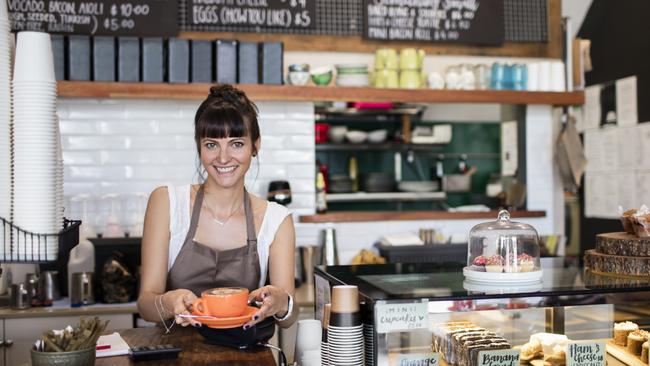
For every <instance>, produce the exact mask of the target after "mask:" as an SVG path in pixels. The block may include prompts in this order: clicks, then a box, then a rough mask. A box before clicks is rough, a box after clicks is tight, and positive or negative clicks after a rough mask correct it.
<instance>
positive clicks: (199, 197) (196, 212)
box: [187, 184, 204, 238]
mask: <svg viewBox="0 0 650 366" xmlns="http://www.w3.org/2000/svg"><path fill="white" fill-rule="evenodd" d="M203 195H204V190H203V184H201V186H199V190H198V191H197V192H196V198H194V207H193V208H192V218H191V219H190V228H189V230H188V232H187V237H188V238H194V234H196V227H197V226H198V223H199V216H200V215H201V206H202V205H203Z"/></svg>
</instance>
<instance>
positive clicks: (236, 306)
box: [192, 287, 248, 318]
mask: <svg viewBox="0 0 650 366" xmlns="http://www.w3.org/2000/svg"><path fill="white" fill-rule="evenodd" d="M247 305H248V289H246V288H242V287H218V288H213V289H209V290H205V291H203V292H202V293H201V297H200V298H198V299H196V301H194V303H193V304H192V309H193V312H194V313H195V314H197V315H209V316H214V317H217V318H230V317H234V316H239V315H242V314H243V313H244V311H246V306H247Z"/></svg>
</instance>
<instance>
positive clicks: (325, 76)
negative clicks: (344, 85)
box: [311, 67, 333, 86]
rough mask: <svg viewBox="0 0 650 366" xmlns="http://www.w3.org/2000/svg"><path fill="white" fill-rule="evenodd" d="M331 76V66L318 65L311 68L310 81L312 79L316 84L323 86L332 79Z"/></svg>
mask: <svg viewBox="0 0 650 366" xmlns="http://www.w3.org/2000/svg"><path fill="white" fill-rule="evenodd" d="M332 76H333V73H332V68H330V67H319V68H316V69H313V70H312V72H311V81H313V82H314V84H316V85H320V86H325V85H327V84H329V83H330V82H331V81H332Z"/></svg>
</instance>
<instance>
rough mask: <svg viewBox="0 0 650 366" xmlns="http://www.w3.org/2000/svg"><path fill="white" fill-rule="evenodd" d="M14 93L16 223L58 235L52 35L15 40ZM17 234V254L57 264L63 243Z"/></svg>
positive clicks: (58, 181) (22, 34) (28, 34)
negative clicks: (59, 250)
mask: <svg viewBox="0 0 650 366" xmlns="http://www.w3.org/2000/svg"><path fill="white" fill-rule="evenodd" d="M12 90H13V98H14V99H13V105H14V108H13V114H14V126H13V132H14V133H13V144H14V186H13V195H14V208H13V213H14V214H13V221H14V223H15V224H16V225H18V226H19V227H21V228H22V229H23V230H26V231H29V232H33V233H43V234H46V233H47V234H52V233H56V232H58V231H59V229H60V226H61V221H60V216H61V209H60V207H59V206H58V205H60V204H61V202H60V201H61V197H59V195H60V194H61V192H58V190H59V189H61V188H62V181H61V172H60V171H61V168H62V165H61V164H60V152H59V151H58V149H60V147H59V138H58V137H59V135H58V123H57V119H56V94H57V91H56V80H55V77H54V63H53V57H52V42H51V40H50V36H49V34H47V33H40V32H20V33H18V36H17V40H16V55H15V61H14V74H13V82H12ZM43 239H44V238H42V237H33V236H29V235H17V238H15V239H14V243H13V248H12V255H14V256H15V257H16V256H17V258H18V259H21V260H22V259H26V260H53V259H56V255H57V251H58V242H57V241H56V240H55V239H53V238H52V237H48V238H47V239H48V240H47V245H45V243H44V242H43Z"/></svg>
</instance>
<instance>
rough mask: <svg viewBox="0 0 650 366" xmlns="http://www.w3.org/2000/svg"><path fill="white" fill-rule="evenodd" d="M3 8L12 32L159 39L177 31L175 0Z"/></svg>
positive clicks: (50, 2)
mask: <svg viewBox="0 0 650 366" xmlns="http://www.w3.org/2000/svg"><path fill="white" fill-rule="evenodd" d="M0 1H5V0H0ZM7 5H8V10H9V23H10V25H11V30H12V31H14V32H18V31H37V32H48V33H54V34H82V35H111V36H140V37H147V36H157V37H161V36H175V35H177V34H178V30H179V27H178V0H7Z"/></svg>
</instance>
